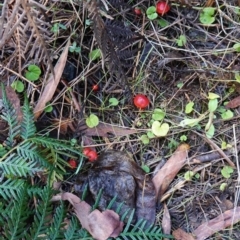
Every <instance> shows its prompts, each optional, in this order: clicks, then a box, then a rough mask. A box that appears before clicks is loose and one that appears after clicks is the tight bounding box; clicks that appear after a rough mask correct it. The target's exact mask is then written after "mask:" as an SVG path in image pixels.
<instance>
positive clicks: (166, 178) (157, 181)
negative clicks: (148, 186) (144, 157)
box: [153, 144, 189, 199]
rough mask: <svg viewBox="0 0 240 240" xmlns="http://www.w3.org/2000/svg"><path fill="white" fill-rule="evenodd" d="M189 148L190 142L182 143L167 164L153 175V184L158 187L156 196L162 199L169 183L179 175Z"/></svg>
mask: <svg viewBox="0 0 240 240" xmlns="http://www.w3.org/2000/svg"><path fill="white" fill-rule="evenodd" d="M188 150H189V145H188V144H181V145H180V146H178V148H177V149H176V151H175V152H174V153H173V155H172V156H171V157H170V159H169V160H168V161H167V162H166V163H165V165H164V166H163V167H162V168H161V169H160V170H159V171H158V172H157V174H156V175H155V176H154V177H153V184H154V186H155V189H156V193H157V194H156V196H157V197H158V199H161V196H162V195H163V194H164V192H165V191H166V190H167V188H168V186H169V184H170V183H171V182H172V180H173V179H174V177H175V176H176V175H177V173H178V172H179V170H180V169H181V168H182V167H183V166H184V164H185V162H186V158H187V155H188V154H187V153H188Z"/></svg>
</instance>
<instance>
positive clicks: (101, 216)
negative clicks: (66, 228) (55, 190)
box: [52, 192, 123, 240]
mask: <svg viewBox="0 0 240 240" xmlns="http://www.w3.org/2000/svg"><path fill="white" fill-rule="evenodd" d="M60 200H67V201H69V202H70V203H71V204H72V206H73V208H74V211H75V213H76V216H77V218H78V219H79V221H80V222H81V225H82V227H83V228H85V229H86V230H87V231H88V232H89V233H90V234H91V235H92V237H93V238H94V239H96V240H106V239H108V238H109V237H117V236H118V235H119V234H120V233H121V232H122V229H123V222H121V221H120V218H119V215H118V214H117V213H115V212H114V211H112V210H106V211H103V212H100V211H99V210H97V209H95V210H93V211H92V212H91V206H90V205H89V204H87V203H86V202H85V201H81V200H80V198H79V197H77V196H76V195H74V194H72V193H68V192H66V193H62V194H58V195H56V196H54V197H53V198H52V201H60Z"/></svg>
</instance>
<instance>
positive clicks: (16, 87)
mask: <svg viewBox="0 0 240 240" xmlns="http://www.w3.org/2000/svg"><path fill="white" fill-rule="evenodd" d="M11 87H12V88H13V89H14V90H15V91H17V92H19V93H21V92H23V90H24V84H23V83H22V82H21V81H19V80H17V81H14V82H13V83H12V84H11Z"/></svg>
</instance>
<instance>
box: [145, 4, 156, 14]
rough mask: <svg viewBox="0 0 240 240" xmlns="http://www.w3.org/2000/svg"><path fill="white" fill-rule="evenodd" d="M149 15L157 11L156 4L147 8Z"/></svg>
mask: <svg viewBox="0 0 240 240" xmlns="http://www.w3.org/2000/svg"><path fill="white" fill-rule="evenodd" d="M146 13H147V15H150V14H153V13H156V7H154V6H151V7H149V8H148V9H147V12H146Z"/></svg>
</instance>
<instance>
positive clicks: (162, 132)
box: [152, 121, 169, 137]
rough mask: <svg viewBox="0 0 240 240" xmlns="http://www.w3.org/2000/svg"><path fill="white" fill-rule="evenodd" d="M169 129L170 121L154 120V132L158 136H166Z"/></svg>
mask: <svg viewBox="0 0 240 240" xmlns="http://www.w3.org/2000/svg"><path fill="white" fill-rule="evenodd" d="M168 131H169V124H168V123H163V124H162V125H161V123H160V122H159V121H154V122H153V124H152V132H153V133H154V134H155V135H156V136H157V137H164V136H166V135H167V133H168Z"/></svg>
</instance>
